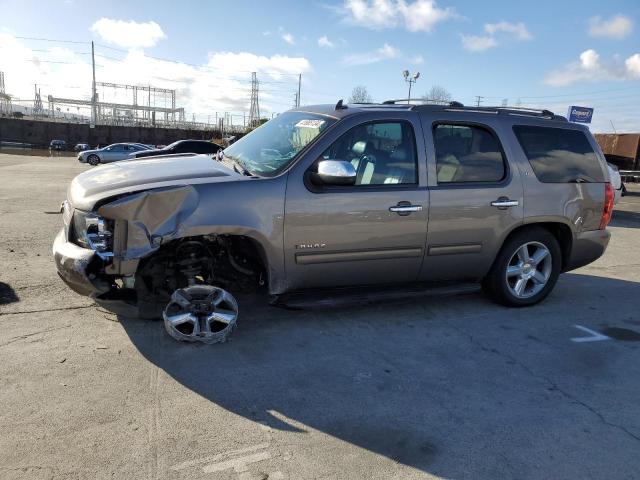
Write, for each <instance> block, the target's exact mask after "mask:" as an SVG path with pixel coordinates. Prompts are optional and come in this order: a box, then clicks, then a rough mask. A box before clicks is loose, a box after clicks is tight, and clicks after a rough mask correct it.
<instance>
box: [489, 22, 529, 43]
mask: <svg viewBox="0 0 640 480" xmlns="http://www.w3.org/2000/svg"><path fill="white" fill-rule="evenodd" d="M484 31H485V32H487V33H488V34H489V35H495V34H496V33H508V34H510V35H513V36H514V37H515V38H516V39H517V40H530V39H531V34H530V33H529V30H527V27H526V26H525V24H524V23H523V22H518V23H509V22H498V23H486V24H485V25H484Z"/></svg>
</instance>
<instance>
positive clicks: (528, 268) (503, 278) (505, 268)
mask: <svg viewBox="0 0 640 480" xmlns="http://www.w3.org/2000/svg"><path fill="white" fill-rule="evenodd" d="M527 258H528V260H527ZM561 266H562V252H561V250H560V245H559V244H558V240H557V239H556V237H555V236H554V235H553V234H552V233H551V232H549V231H548V230H546V229H544V228H541V227H531V228H528V229H526V230H523V231H520V232H517V233H516V234H514V235H513V236H512V237H510V238H509V239H508V240H507V241H506V242H505V244H504V245H503V246H502V249H501V250H500V253H498V256H497V257H496V259H495V261H494V263H493V266H492V267H491V270H489V273H488V274H487V276H486V277H485V279H484V280H483V281H482V289H483V290H484V292H485V293H486V294H487V295H488V296H489V297H490V298H491V299H492V300H493V301H495V302H497V303H500V304H502V305H506V306H508V307H529V306H531V305H535V304H536V303H539V302H541V301H542V300H544V299H545V298H546V296H547V295H549V293H550V292H551V290H553V287H554V286H555V284H556V282H557V281H558V276H559V275H560V269H561Z"/></svg>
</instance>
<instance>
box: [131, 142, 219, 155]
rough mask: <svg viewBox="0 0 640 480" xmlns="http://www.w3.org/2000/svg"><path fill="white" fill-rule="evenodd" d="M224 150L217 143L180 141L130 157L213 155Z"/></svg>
mask: <svg viewBox="0 0 640 480" xmlns="http://www.w3.org/2000/svg"><path fill="white" fill-rule="evenodd" d="M218 150H222V147H221V146H220V145H218V144H216V143H213V142H209V141H207V140H178V141H177V142H173V143H172V144H171V145H167V146H166V147H164V148H159V149H155V150H145V151H141V152H136V153H133V154H131V155H130V157H131V158H143V157H156V156H158V155H173V154H176V153H203V154H209V155H212V154H214V153H217V152H218Z"/></svg>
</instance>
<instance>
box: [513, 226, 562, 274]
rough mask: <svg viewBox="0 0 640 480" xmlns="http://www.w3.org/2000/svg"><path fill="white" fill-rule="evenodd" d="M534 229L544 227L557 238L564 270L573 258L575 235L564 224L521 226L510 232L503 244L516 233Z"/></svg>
mask: <svg viewBox="0 0 640 480" xmlns="http://www.w3.org/2000/svg"><path fill="white" fill-rule="evenodd" d="M534 227H542V228H544V229H545V230H547V231H549V232H551V233H552V234H553V236H554V237H556V240H558V244H559V245H560V251H561V252H562V270H564V269H565V267H566V266H567V264H568V263H569V258H570V256H571V246H572V244H573V234H572V233H571V229H570V228H569V227H568V226H567V225H565V224H564V223H560V222H539V223H527V224H526V225H521V226H519V227H517V228H515V229H513V230H512V231H511V232H509V235H507V237H506V238H505V239H504V241H503V242H502V244H503V245H504V244H505V243H506V242H507V241H508V240H509V238H511V237H512V236H513V235H515V234H516V233H520V232H522V231H524V230H528V229H531V228H534Z"/></svg>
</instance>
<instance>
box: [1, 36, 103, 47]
mask: <svg viewBox="0 0 640 480" xmlns="http://www.w3.org/2000/svg"><path fill="white" fill-rule="evenodd" d="M12 36H13V38H18V39H20V40H35V41H38V42H55V43H77V44H82V45H89V44H90V43H91V42H79V41H77V40H56V39H53V38H36V37H18V36H16V35H12Z"/></svg>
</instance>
